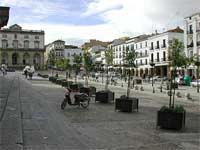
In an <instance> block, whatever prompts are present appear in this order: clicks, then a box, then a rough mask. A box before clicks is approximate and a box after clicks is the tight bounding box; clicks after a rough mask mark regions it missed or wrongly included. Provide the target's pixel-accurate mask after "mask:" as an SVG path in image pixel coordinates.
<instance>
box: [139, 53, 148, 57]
mask: <svg viewBox="0 0 200 150" xmlns="http://www.w3.org/2000/svg"><path fill="white" fill-rule="evenodd" d="M148 56H149V54H145V53H142V55H141V54H140V53H139V54H138V55H137V58H142V57H148Z"/></svg>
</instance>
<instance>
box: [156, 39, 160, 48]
mask: <svg viewBox="0 0 200 150" xmlns="http://www.w3.org/2000/svg"><path fill="white" fill-rule="evenodd" d="M156 48H157V49H159V48H160V46H159V41H157V47H156Z"/></svg>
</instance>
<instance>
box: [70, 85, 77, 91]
mask: <svg viewBox="0 0 200 150" xmlns="http://www.w3.org/2000/svg"><path fill="white" fill-rule="evenodd" d="M69 88H70V89H71V90H73V91H78V90H79V86H78V84H71V85H69Z"/></svg>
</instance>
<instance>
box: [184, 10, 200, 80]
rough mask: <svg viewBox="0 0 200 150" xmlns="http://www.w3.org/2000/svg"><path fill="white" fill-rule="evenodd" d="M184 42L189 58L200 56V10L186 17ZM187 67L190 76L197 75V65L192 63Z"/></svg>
mask: <svg viewBox="0 0 200 150" xmlns="http://www.w3.org/2000/svg"><path fill="white" fill-rule="evenodd" d="M184 44H185V53H186V56H187V57H188V58H192V57H193V56H194V55H198V56H199V57H200V12H199V13H196V14H193V15H191V16H188V17H186V18H185V27H184ZM187 69H188V74H189V75H190V76H193V75H194V76H196V70H197V67H196V66H194V65H190V66H189V67H188V68H187Z"/></svg>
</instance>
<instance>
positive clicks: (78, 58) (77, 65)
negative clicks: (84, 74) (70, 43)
mask: <svg viewBox="0 0 200 150" xmlns="http://www.w3.org/2000/svg"><path fill="white" fill-rule="evenodd" d="M81 64H82V56H79V55H74V65H73V67H74V69H75V83H76V82H77V75H78V73H79V72H80V68H81Z"/></svg>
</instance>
